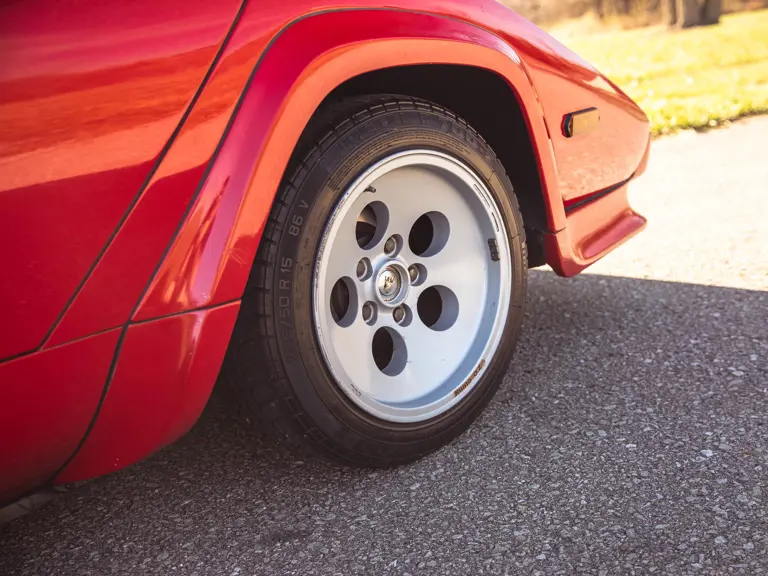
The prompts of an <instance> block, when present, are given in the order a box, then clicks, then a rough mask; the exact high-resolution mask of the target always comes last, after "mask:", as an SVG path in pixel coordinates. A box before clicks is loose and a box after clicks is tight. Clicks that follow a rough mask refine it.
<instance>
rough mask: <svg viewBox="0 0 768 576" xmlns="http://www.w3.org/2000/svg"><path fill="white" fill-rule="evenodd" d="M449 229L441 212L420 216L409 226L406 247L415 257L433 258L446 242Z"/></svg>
mask: <svg viewBox="0 0 768 576" xmlns="http://www.w3.org/2000/svg"><path fill="white" fill-rule="evenodd" d="M450 233H451V227H450V224H449V223H448V218H446V217H445V215H444V214H443V213H442V212H427V213H426V214H422V215H421V216H419V218H418V219H417V220H416V222H414V223H413V226H411V231H410V233H409V234H408V247H409V248H410V249H411V252H413V253H414V254H416V255H417V256H425V257H429V256H434V255H435V254H437V253H438V252H440V250H442V249H443V248H444V247H445V245H446V243H447V242H448V236H449V235H450Z"/></svg>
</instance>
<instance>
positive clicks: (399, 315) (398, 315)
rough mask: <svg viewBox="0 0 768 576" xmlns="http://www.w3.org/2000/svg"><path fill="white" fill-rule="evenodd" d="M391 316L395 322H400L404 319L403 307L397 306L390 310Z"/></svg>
mask: <svg viewBox="0 0 768 576" xmlns="http://www.w3.org/2000/svg"><path fill="white" fill-rule="evenodd" d="M392 316H393V318H394V319H395V322H397V323H398V324H400V323H401V322H402V321H403V320H405V309H404V308H403V307H402V306H398V307H397V308H395V309H394V310H393V311H392Z"/></svg>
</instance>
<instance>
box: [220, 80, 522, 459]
mask: <svg viewBox="0 0 768 576" xmlns="http://www.w3.org/2000/svg"><path fill="white" fill-rule="evenodd" d="M313 134H314V136H315V137H314V138H313V136H312V135H313ZM410 148H429V149H436V150H439V151H442V152H444V153H448V154H451V155H453V156H455V157H457V158H459V159H460V160H462V161H463V162H464V163H466V164H468V165H469V166H471V167H472V168H473V169H474V170H475V171H476V172H477V174H479V175H481V177H482V178H483V180H484V181H485V183H486V185H487V186H488V188H489V189H490V190H491V192H492V194H493V195H494V196H495V198H496V201H497V202H498V204H499V206H500V207H501V210H502V213H503V217H504V218H505V219H506V226H507V230H509V232H510V248H511V253H512V259H513V262H512V271H513V278H514V281H513V282H512V284H513V285H512V286H510V290H511V298H510V308H509V313H508V316H507V323H506V326H505V329H504V333H503V336H502V341H501V345H500V346H499V348H498V350H497V352H496V354H495V357H493V358H492V359H491V360H490V361H489V363H488V369H487V370H486V372H485V373H484V375H483V377H482V378H481V379H480V381H479V382H477V384H476V385H475V386H474V388H473V389H472V391H471V392H470V393H468V394H467V396H466V397H465V398H464V399H463V400H462V401H461V402H460V403H459V404H457V405H456V406H454V407H453V408H451V409H450V410H448V411H447V412H445V413H443V414H441V415H439V416H437V417H435V418H433V419H431V420H427V421H423V422H418V423H412V424H402V423H393V422H387V421H384V420H380V419H377V418H375V417H373V416H371V415H370V414H368V413H367V412H365V411H363V410H361V409H360V408H359V407H358V406H356V405H355V404H354V403H353V402H351V401H350V400H349V398H347V396H346V395H345V394H344V393H343V392H342V391H341V390H340V389H339V388H338V386H337V385H336V384H335V382H334V381H333V379H332V377H331V375H330V373H329V371H328V369H327V367H326V365H325V362H324V360H323V357H322V354H321V352H320V349H319V346H318V344H317V341H316V338H315V332H314V324H313V317H312V276H313V270H314V265H315V262H316V254H317V248H318V243H319V240H320V237H321V236H322V232H323V229H324V227H325V224H326V222H327V220H328V218H329V215H330V213H331V211H332V209H333V208H334V206H335V204H336V201H337V199H338V198H339V196H340V195H341V194H342V192H343V191H344V190H345V188H346V187H347V186H348V185H349V183H350V182H351V181H352V180H354V179H355V177H356V176H357V175H358V174H359V173H360V172H361V171H362V170H363V169H365V168H366V167H367V166H370V165H371V164H372V163H374V162H376V161H377V160H379V159H381V158H383V157H385V156H388V155H390V154H392V153H394V152H397V151H401V150H406V149H410ZM310 215H311V216H310ZM286 281H288V283H286ZM281 282H282V284H281ZM526 284H527V253H526V244H525V235H524V231H523V222H522V217H521V214H520V210H519V207H518V203H517V199H516V197H515V194H514V192H513V189H512V185H511V183H510V181H509V179H508V177H507V175H506V173H505V171H504V168H503V166H502V165H501V163H500V162H499V160H498V159H497V158H496V156H495V155H494V153H493V151H492V150H491V148H490V147H489V146H488V145H487V144H486V143H485V142H484V141H483V139H482V138H481V137H480V136H479V135H478V134H477V132H475V131H474V130H473V129H472V128H471V127H469V126H468V125H467V123H466V122H464V121H463V120H461V119H460V118H458V117H457V116H456V115H455V114H453V113H451V112H449V111H448V110H445V109H443V108H441V107H439V106H437V105H434V104H431V103H428V102H424V101H421V100H415V99H412V98H405V97H399V96H386V95H385V96H375V97H365V98H357V99H350V100H346V101H341V102H338V103H336V104H335V105H333V106H332V107H329V108H328V109H327V110H326V111H325V112H324V113H320V114H318V115H316V116H315V119H314V120H313V122H312V123H311V124H310V126H309V127H308V129H307V132H306V133H305V135H304V137H303V139H302V142H301V143H300V146H299V148H298V149H297V152H296V154H295V155H294V159H293V160H292V165H291V166H289V169H288V170H287V171H286V175H285V178H284V180H283V183H282V185H281V187H280V190H279V191H278V194H277V197H276V199H275V202H274V206H273V208H272V212H271V215H270V218H269V221H268V223H267V224H266V227H265V230H264V234H263V237H262V240H261V244H260V247H259V251H258V255H257V257H256V261H255V263H254V266H253V269H252V272H251V276H250V279H249V282H248V286H247V289H246V292H245V294H244V297H243V302H242V308H241V311H240V317H239V319H238V323H237V326H236V329H235V333H234V335H233V338H232V343H231V345H230V351H229V356H228V359H227V370H228V372H229V379H230V380H231V381H232V382H233V383H234V384H235V386H236V389H237V394H238V397H239V398H240V399H241V401H242V403H243V405H244V406H245V408H246V410H247V412H248V413H249V415H250V416H249V417H250V419H251V420H253V421H255V422H257V423H258V425H259V426H260V427H262V428H263V429H265V430H266V431H268V432H271V433H272V434H276V435H277V436H278V437H279V438H283V439H287V440H288V441H289V442H290V443H291V444H293V445H294V446H298V447H300V448H311V449H313V451H315V452H319V453H320V454H321V455H323V456H325V457H326V458H329V459H331V460H333V461H335V462H339V463H343V464H352V465H358V466H393V465H399V464H403V463H407V462H410V461H413V460H415V459H417V458H419V457H421V456H424V455H425V454H427V453H429V452H431V451H433V450H436V449H437V448H440V447H441V446H443V445H445V444H447V443H448V442H450V441H451V440H453V439H454V438H455V437H456V436H458V435H459V434H461V433H462V432H463V431H464V430H466V428H467V427H468V426H469V425H470V424H471V423H472V422H473V421H474V420H475V418H477V416H478V415H479V414H480V412H481V411H482V409H483V408H484V407H485V406H486V404H488V402H489V401H490V399H491V398H492V397H493V395H494V393H495V392H496V390H497V388H498V386H499V383H500V382H501V380H502V376H503V374H504V372H505V371H506V368H507V366H508V364H509V362H510V360H511V357H512V354H513V351H514V348H515V346H516V343H517V340H518V336H519V334H520V329H521V325H522V318H523V305H524V302H525V295H526ZM288 285H289V286H290V289H288V290H286V289H285V287H286V286H288ZM280 287H282V288H283V289H282V290H281V289H280Z"/></svg>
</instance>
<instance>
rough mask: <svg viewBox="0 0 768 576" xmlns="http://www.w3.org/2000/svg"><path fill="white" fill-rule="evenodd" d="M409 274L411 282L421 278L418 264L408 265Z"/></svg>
mask: <svg viewBox="0 0 768 576" xmlns="http://www.w3.org/2000/svg"><path fill="white" fill-rule="evenodd" d="M408 276H409V277H410V279H411V282H416V280H418V279H419V269H418V268H416V266H410V267H408Z"/></svg>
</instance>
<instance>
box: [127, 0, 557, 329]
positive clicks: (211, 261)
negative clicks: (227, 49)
mask: <svg viewBox="0 0 768 576" xmlns="http://www.w3.org/2000/svg"><path fill="white" fill-rule="evenodd" d="M331 20H334V21H333V22H331ZM340 20H346V22H341V21H340ZM411 67H413V68H411ZM427 67H429V68H427ZM427 69H429V70H430V71H431V75H432V76H431V77H432V78H433V79H437V78H438V77H439V79H440V84H438V87H439V86H442V87H443V88H445V87H447V86H448V85H449V84H450V75H451V73H459V74H461V75H463V76H464V79H466V77H467V75H469V76H471V77H472V79H473V80H478V81H480V82H481V83H482V84H483V86H484V87H492V90H491V91H490V92H489V97H492V98H493V99H494V100H493V101H494V103H495V104H497V105H498V107H499V108H501V109H504V110H507V112H506V113H505V114H504V117H505V120H506V123H505V124H502V127H499V126H495V125H494V124H496V122H495V120H494V118H493V114H483V115H480V114H477V113H476V109H473V107H472V106H471V105H470V104H471V92H470V91H469V90H466V89H462V90H455V91H454V92H455V94H453V95H447V96H446V95H443V96H440V95H439V94H437V90H435V89H434V88H432V89H430V88H428V87H427V86H426V85H425V84H424V83H423V82H417V79H416V77H417V76H418V75H419V74H418V72H420V71H425V70H427ZM395 77H397V78H398V82H399V83H400V85H401V86H402V90H403V91H406V92H408V91H415V92H416V93H415V94H406V95H411V96H418V97H427V99H429V97H430V96H432V98H431V99H433V100H437V103H438V104H441V105H443V106H445V107H446V108H449V109H452V110H453V111H454V112H455V113H457V114H459V115H461V116H463V117H465V119H467V121H468V122H470V123H471V124H472V125H473V126H474V127H475V128H476V129H478V130H479V131H480V132H481V134H482V135H483V137H484V138H486V139H487V140H488V141H489V143H491V145H492V146H493V145H494V142H495V143H497V145H498V147H499V150H496V152H497V154H499V155H500V156H503V157H504V158H506V160H507V163H509V166H508V167H507V166H506V163H505V167H507V169H508V170H509V171H511V172H512V173H513V175H515V177H516V179H518V180H520V179H522V182H524V184H523V186H522V188H523V189H528V186H527V185H526V184H530V189H531V190H533V189H534V188H535V189H537V190H540V194H539V196H538V198H536V197H535V196H534V195H531V197H530V198H528V200H529V201H528V202H526V204H527V207H526V209H525V210H526V213H527V214H528V215H529V217H530V218H531V220H530V222H532V223H535V224H532V225H533V226H536V227H537V228H538V227H541V228H543V230H542V231H547V230H549V231H553V230H557V229H560V228H562V226H563V223H564V221H565V214H564V209H563V205H562V201H561V199H560V196H559V192H558V190H557V181H556V178H555V174H556V169H555V164H554V157H553V154H552V149H551V146H550V144H549V136H548V132H547V128H546V125H545V123H544V119H543V117H542V114H541V108H540V106H539V104H538V100H537V97H536V94H535V92H534V90H533V87H532V86H531V84H530V81H529V80H528V76H527V74H526V72H525V70H524V67H523V63H522V61H521V60H520V58H519V56H518V55H517V53H516V52H515V51H514V50H513V49H512V48H511V47H510V46H509V45H508V44H506V43H505V42H503V41H502V40H501V39H500V38H498V37H497V36H495V35H493V34H492V33H490V32H487V31H485V30H483V29H481V28H478V27H476V26H474V25H472V24H468V23H465V22H462V21H458V20H454V19H452V18H447V17H442V16H435V15H431V14H423V13H414V12H404V11H396V10H368V9H366V10H341V11H331V12H326V13H321V14H317V15H312V16H309V17H304V18H300V19H299V20H297V21H296V22H295V23H294V24H293V25H291V26H289V27H287V28H286V29H284V30H283V32H281V33H280V34H279V35H278V37H276V38H275V39H273V41H272V42H271V44H270V46H269V48H268V49H267V50H266V51H265V53H264V54H263V55H262V57H261V59H260V61H259V64H258V65H257V67H256V69H255V70H254V72H253V74H252V76H251V79H250V80H249V83H248V85H247V86H246V87H245V89H244V91H243V95H242V97H241V100H240V103H239V104H238V108H237V109H236V111H235V113H234V117H233V120H232V121H231V123H230V127H229V129H228V131H227V133H226V134H225V136H224V138H223V140H222V143H221V144H220V149H219V153H218V156H217V158H216V160H215V162H214V163H213V164H212V166H211V168H210V170H209V172H208V174H207V176H206V181H205V182H204V183H203V184H202V185H201V188H200V192H199V194H198V196H197V198H196V199H195V202H194V204H193V205H192V207H191V209H190V211H189V213H188V214H187V216H186V220H185V222H184V223H183V225H182V226H181V228H180V230H179V234H178V235H177V237H176V238H175V240H174V242H173V244H172V245H171V247H170V249H169V251H168V254H167V256H166V258H165V260H164V262H163V263H162V265H161V266H160V268H159V270H158V272H157V274H156V275H155V277H154V279H153V281H152V284H151V286H150V288H149V290H148V291H147V293H146V295H145V297H144V299H143V300H142V303H141V305H140V307H139V309H138V311H137V313H136V315H135V316H134V319H135V320H143V319H149V318H153V317H158V316H161V315H166V314H174V313H179V312H183V311H186V310H194V309H197V308H201V307H205V306H212V305H216V304H218V303H221V302H227V301H230V300H232V299H236V298H239V297H240V296H241V295H242V293H243V291H244V288H245V285H246V282H247V279H248V275H249V272H250V268H251V264H252V262H253V259H254V258H255V255H256V250H257V248H258V244H259V241H260V238H261V232H262V231H263V228H264V226H265V225H266V222H267V218H268V215H269V212H270V210H271V209H272V204H273V201H274V198H275V194H276V191H277V188H278V186H279V185H280V181H281V179H282V177H283V174H284V171H285V169H286V167H287V165H288V163H289V160H290V158H291V157H292V155H293V153H294V150H295V147H296V145H297V143H298V142H299V139H300V138H301V136H302V134H303V133H304V131H305V129H306V127H307V125H308V124H309V122H310V119H311V118H312V116H313V115H314V113H315V112H316V111H317V110H318V108H319V107H320V106H321V105H322V103H323V102H324V101H325V100H326V99H327V98H329V97H335V96H338V95H340V94H343V93H344V92H345V91H348V90H352V91H355V90H362V89H364V88H365V87H367V88H366V89H369V88H370V87H372V86H373V85H375V84H376V83H380V82H382V81H383V80H386V79H388V78H395ZM387 91H388V92H391V91H392V90H391V88H390V89H388V90H387ZM510 96H512V99H511V100H510ZM505 104H506V105H505ZM457 108H458V109H457ZM488 108H489V110H491V107H490V106H489V107H488ZM467 116H469V117H468V118H467ZM473 120H474V121H473ZM522 122H524V123H525V128H526V138H528V139H529V145H528V146H527V147H526V148H525V154H526V155H528V157H529V158H531V157H533V158H534V159H535V173H534V172H530V171H529V172H525V171H519V170H518V168H517V167H516V166H514V162H512V160H511V158H512V156H513V153H512V152H513V151H514V146H511V145H505V144H504V138H503V137H504V128H503V126H507V127H515V128H520V126H521V124H522ZM476 123H479V124H480V126H476V125H475V124H476ZM516 134H517V135H518V136H517V137H516V138H517V139H516V140H513V142H516V143H520V142H523V138H522V136H520V134H522V132H520V131H519V130H518V131H517V132H516ZM510 151H512V152H510ZM502 162H504V159H502ZM542 208H543V209H542ZM202 230H205V231H206V233H205V234H202V233H201V231H202Z"/></svg>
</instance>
